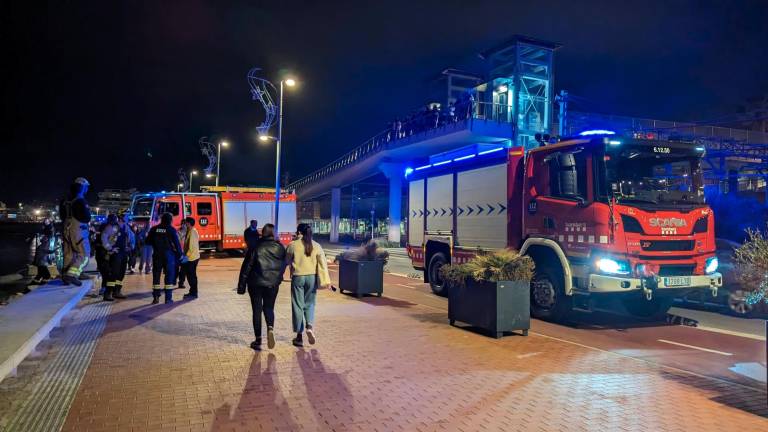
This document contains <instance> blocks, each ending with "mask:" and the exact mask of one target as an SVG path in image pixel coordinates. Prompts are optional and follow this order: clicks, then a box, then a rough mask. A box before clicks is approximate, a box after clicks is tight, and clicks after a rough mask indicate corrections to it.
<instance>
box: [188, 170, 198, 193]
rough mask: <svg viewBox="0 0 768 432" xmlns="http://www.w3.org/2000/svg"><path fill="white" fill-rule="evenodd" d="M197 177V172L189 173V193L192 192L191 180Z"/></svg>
mask: <svg viewBox="0 0 768 432" xmlns="http://www.w3.org/2000/svg"><path fill="white" fill-rule="evenodd" d="M196 175H197V170H192V171H190V172H189V192H192V178H193V177H194V176H196Z"/></svg>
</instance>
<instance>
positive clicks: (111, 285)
mask: <svg viewBox="0 0 768 432" xmlns="http://www.w3.org/2000/svg"><path fill="white" fill-rule="evenodd" d="M113 286H115V283H114V282H107V287H113Z"/></svg>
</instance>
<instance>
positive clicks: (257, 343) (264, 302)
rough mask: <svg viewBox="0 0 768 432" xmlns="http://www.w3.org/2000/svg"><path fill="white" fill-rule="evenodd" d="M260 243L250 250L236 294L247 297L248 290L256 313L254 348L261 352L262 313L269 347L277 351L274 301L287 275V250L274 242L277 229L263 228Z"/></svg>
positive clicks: (252, 345)
mask: <svg viewBox="0 0 768 432" xmlns="http://www.w3.org/2000/svg"><path fill="white" fill-rule="evenodd" d="M261 233H262V236H261V239H260V240H259V241H258V242H257V243H256V244H255V245H254V246H253V247H251V248H248V252H247V254H246V256H245V260H243V265H242V266H241V267H240V279H239V282H238V284H237V293H238V294H245V292H246V286H247V291H248V295H249V296H250V297H251V309H252V310H253V334H254V336H255V339H254V341H253V342H251V348H253V349H254V350H256V351H259V350H261V313H262V311H263V312H264V320H265V321H266V322H267V347H269V349H272V348H274V347H275V331H274V326H275V300H276V299H277V292H278V290H279V289H280V283H281V282H282V281H283V273H285V248H284V247H283V245H282V244H280V242H279V241H276V240H275V226H274V225H272V224H266V225H264V228H263V229H262V231H261Z"/></svg>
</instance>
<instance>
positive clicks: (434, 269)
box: [427, 252, 448, 297]
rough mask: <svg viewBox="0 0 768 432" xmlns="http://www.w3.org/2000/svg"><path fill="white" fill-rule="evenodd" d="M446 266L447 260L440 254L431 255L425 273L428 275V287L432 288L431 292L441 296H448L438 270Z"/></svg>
mask: <svg viewBox="0 0 768 432" xmlns="http://www.w3.org/2000/svg"><path fill="white" fill-rule="evenodd" d="M446 264H448V258H446V256H445V254H444V253H442V252H438V253H436V254H434V255H432V258H431V259H430V260H429V266H428V267H427V273H428V274H429V286H430V288H432V292H433V293H435V294H437V295H439V296H442V297H447V296H448V290H447V289H446V287H445V281H444V280H443V277H442V275H440V268H441V267H442V266H444V265H446Z"/></svg>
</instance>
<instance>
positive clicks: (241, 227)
mask: <svg viewBox="0 0 768 432" xmlns="http://www.w3.org/2000/svg"><path fill="white" fill-rule="evenodd" d="M274 207H275V190H274V189H269V188H238V187H229V186H222V187H207V192H202V193H188V192H158V193H147V194H137V195H135V196H134V197H133V202H132V204H131V213H132V216H133V220H134V221H135V222H136V223H137V224H139V225H143V224H147V223H148V224H149V225H150V226H154V225H156V224H158V223H160V215H162V214H163V213H166V212H167V213H170V214H172V215H173V225H174V226H177V227H178V226H179V225H181V220H182V219H183V218H185V217H189V216H191V217H193V218H194V219H195V228H197V230H198V232H199V234H200V247H201V248H202V249H215V250H219V251H221V250H225V249H244V248H245V239H244V238H243V232H244V231H245V229H246V228H247V227H248V225H249V223H250V221H251V220H254V219H255V220H257V221H258V223H259V226H263V225H264V224H266V223H274ZM279 217H280V223H279V224H278V229H279V230H280V233H279V236H280V241H281V242H283V243H288V242H290V241H291V238H292V235H293V233H294V232H295V231H296V195H295V194H293V193H282V194H281V196H280V211H279Z"/></svg>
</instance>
